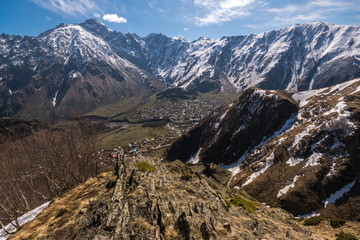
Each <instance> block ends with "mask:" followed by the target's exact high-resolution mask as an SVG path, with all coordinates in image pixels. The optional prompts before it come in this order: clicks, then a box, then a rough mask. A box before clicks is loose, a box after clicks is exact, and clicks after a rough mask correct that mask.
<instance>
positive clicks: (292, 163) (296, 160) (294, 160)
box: [286, 157, 304, 166]
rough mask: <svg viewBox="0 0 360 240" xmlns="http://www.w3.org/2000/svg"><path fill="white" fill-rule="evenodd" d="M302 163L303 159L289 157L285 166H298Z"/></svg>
mask: <svg viewBox="0 0 360 240" xmlns="http://www.w3.org/2000/svg"><path fill="white" fill-rule="evenodd" d="M302 161H304V159H303V158H299V157H296V158H294V157H290V158H289V159H288V160H287V161H286V164H288V165H290V166H295V165H296V164H298V163H299V162H302Z"/></svg>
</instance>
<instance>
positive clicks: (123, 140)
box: [98, 124, 171, 149]
mask: <svg viewBox="0 0 360 240" xmlns="http://www.w3.org/2000/svg"><path fill="white" fill-rule="evenodd" d="M170 132H171V130H169V129H167V128H165V127H156V128H152V127H143V126H142V124H131V125H129V127H127V128H126V129H124V130H120V131H116V130H115V131H111V132H106V133H102V134H101V135H100V136H98V141H99V145H100V147H101V148H103V149H109V148H115V147H117V146H122V147H125V146H127V145H128V143H130V142H138V141H141V140H143V139H146V138H155V137H158V136H163V135H165V134H167V133H170Z"/></svg>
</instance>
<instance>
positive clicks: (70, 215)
mask: <svg viewBox="0 0 360 240" xmlns="http://www.w3.org/2000/svg"><path fill="white" fill-rule="evenodd" d="M111 177H112V173H109V172H107V173H102V174H101V175H99V176H98V177H97V178H90V179H89V180H88V181H86V182H85V183H84V184H82V185H80V186H78V187H75V188H73V189H71V190H69V191H68V192H66V193H65V194H64V195H63V196H61V197H59V198H55V199H54V200H53V201H52V202H51V204H50V205H49V206H48V207H47V208H46V209H44V210H43V211H42V212H41V213H40V214H39V215H38V216H37V217H36V218H35V219H34V220H33V221H30V222H28V223H26V224H24V225H23V226H21V228H20V229H19V230H18V232H17V234H16V237H11V238H10V239H41V238H46V237H47V236H49V235H50V234H53V233H54V232H56V231H57V232H59V231H61V229H64V228H66V227H67V226H69V225H71V224H76V221H77V219H78V217H79V213H80V211H81V210H82V209H83V208H84V207H86V206H87V205H89V202H90V201H91V200H92V199H96V198H97V197H99V196H104V195H105V194H107V193H110V192H111V191H109V190H108V189H107V188H106V184H107V183H108V181H110V180H111Z"/></svg>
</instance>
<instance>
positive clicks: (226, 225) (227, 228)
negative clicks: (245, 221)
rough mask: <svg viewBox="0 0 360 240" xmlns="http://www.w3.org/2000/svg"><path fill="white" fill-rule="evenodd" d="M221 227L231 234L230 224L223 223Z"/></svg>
mask: <svg viewBox="0 0 360 240" xmlns="http://www.w3.org/2000/svg"><path fill="white" fill-rule="evenodd" d="M223 227H224V228H225V229H226V231H228V232H230V233H231V224H230V223H224V225H223Z"/></svg>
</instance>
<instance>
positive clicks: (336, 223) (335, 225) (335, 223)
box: [330, 218, 346, 228]
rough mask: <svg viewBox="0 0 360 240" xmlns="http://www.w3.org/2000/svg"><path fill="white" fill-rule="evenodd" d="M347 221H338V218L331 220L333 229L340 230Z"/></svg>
mask: <svg viewBox="0 0 360 240" xmlns="http://www.w3.org/2000/svg"><path fill="white" fill-rule="evenodd" d="M345 223H346V221H345V220H344V219H338V218H331V219H330V225H331V226H332V227H333V228H338V227H341V226H343V225H345Z"/></svg>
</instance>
